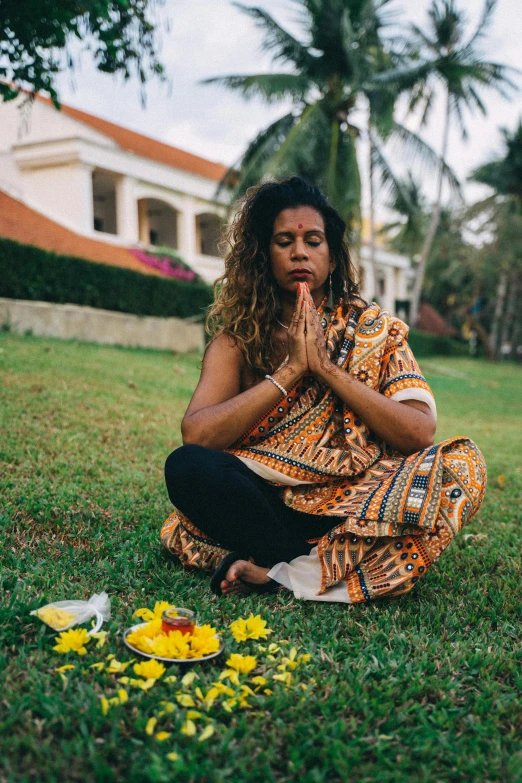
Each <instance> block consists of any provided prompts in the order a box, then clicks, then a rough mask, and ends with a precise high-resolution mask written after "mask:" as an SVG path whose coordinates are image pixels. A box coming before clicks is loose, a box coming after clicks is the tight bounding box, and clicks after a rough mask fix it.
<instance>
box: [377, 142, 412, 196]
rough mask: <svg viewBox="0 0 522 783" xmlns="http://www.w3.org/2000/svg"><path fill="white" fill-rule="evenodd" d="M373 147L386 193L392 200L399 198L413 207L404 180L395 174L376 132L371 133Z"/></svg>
mask: <svg viewBox="0 0 522 783" xmlns="http://www.w3.org/2000/svg"><path fill="white" fill-rule="evenodd" d="M371 149H372V159H373V165H374V167H375V168H376V169H378V171H379V174H380V179H381V185H382V187H383V189H384V192H385V194H387V195H388V198H389V199H390V200H391V201H394V202H395V201H397V200H398V199H399V198H400V199H401V200H402V202H403V203H404V204H405V205H407V206H410V207H411V202H410V196H409V193H408V191H407V190H406V188H405V187H404V185H403V182H402V181H401V180H400V179H399V178H398V177H397V176H395V174H394V171H393V168H392V167H391V166H390V164H389V162H388V160H387V158H386V155H385V153H384V149H383V147H382V146H381V143H380V139H379V137H378V135H377V134H376V133H372V134H371Z"/></svg>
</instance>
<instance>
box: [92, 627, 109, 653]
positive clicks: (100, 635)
mask: <svg viewBox="0 0 522 783" xmlns="http://www.w3.org/2000/svg"><path fill="white" fill-rule="evenodd" d="M108 633H109V632H108V631H98V632H97V633H90V634H89V636H90V637H91V638H92V639H97V640H98V641H97V642H96V649H97V650H101V648H102V647H103V646H104V644H105V642H106V640H107V634H108Z"/></svg>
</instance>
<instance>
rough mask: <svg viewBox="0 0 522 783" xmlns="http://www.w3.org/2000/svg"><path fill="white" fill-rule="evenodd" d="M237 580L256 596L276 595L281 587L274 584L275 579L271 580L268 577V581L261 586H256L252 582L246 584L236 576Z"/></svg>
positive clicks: (277, 583) (276, 583)
mask: <svg viewBox="0 0 522 783" xmlns="http://www.w3.org/2000/svg"><path fill="white" fill-rule="evenodd" d="M238 580H239V581H240V582H242V583H243V584H244V585H246V586H247V587H249V588H250V589H251V590H252V592H253V593H257V594H258V595H263V593H265V594H266V593H277V591H278V590H279V588H280V587H281V585H280V584H279V582H276V581H275V579H271V578H270V577H269V581H268V582H264V583H263V584H262V585H256V584H254V582H247V581H246V579H241V577H240V576H238Z"/></svg>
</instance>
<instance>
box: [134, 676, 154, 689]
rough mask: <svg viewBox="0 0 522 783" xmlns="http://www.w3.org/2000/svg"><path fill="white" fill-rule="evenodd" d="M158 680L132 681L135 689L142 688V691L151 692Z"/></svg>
mask: <svg viewBox="0 0 522 783" xmlns="http://www.w3.org/2000/svg"><path fill="white" fill-rule="evenodd" d="M155 682H156V680H155V679H154V678H153V677H151V678H150V680H131V685H133V686H134V688H140V689H141V690H142V691H149V690H150V689H151V688H152V686H153V685H154V683H155Z"/></svg>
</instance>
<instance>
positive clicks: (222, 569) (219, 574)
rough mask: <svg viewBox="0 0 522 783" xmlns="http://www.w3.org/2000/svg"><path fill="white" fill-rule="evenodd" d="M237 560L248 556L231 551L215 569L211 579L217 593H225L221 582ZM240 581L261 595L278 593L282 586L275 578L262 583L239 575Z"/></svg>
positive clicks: (214, 591) (213, 589)
mask: <svg viewBox="0 0 522 783" xmlns="http://www.w3.org/2000/svg"><path fill="white" fill-rule="evenodd" d="M236 560H246V558H245V557H243V555H240V554H239V553H238V552H229V554H228V555H225V557H224V558H223V560H222V561H221V563H220V564H219V565H218V567H217V568H216V570H215V571H214V573H213V575H212V579H211V580H210V589H211V590H212V592H213V593H214V594H215V595H223V591H222V589H221V582H222V581H223V580H224V579H225V578H226V575H227V571H228V569H229V568H230V566H231V565H232V564H233V563H235V562H236ZM238 581H239V582H241V583H242V584H244V585H246V586H247V587H249V588H250V589H251V590H252V592H253V593H258V594H259V595H262V594H263V593H276V592H277V591H278V590H279V588H280V587H281V585H280V584H279V582H276V581H275V580H274V579H270V581H269V582H265V583H264V584H261V585H258V584H254V582H247V580H246V579H242V578H241V577H240V576H239V577H238Z"/></svg>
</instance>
